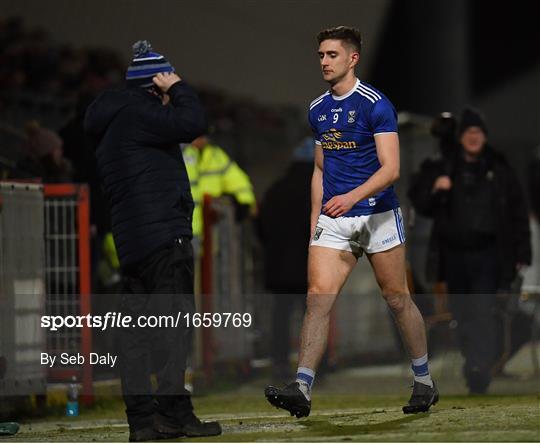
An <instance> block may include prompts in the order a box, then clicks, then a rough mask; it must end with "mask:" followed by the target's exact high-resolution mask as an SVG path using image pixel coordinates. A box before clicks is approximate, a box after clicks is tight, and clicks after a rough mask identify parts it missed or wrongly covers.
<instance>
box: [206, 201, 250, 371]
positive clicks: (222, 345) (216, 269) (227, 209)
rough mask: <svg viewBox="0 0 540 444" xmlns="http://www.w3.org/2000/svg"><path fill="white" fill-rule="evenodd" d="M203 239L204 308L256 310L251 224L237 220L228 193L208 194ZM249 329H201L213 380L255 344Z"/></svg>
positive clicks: (243, 359)
mask: <svg viewBox="0 0 540 444" xmlns="http://www.w3.org/2000/svg"><path fill="white" fill-rule="evenodd" d="M203 218H204V239H203V255H202V267H201V270H202V273H201V292H202V296H201V298H202V303H201V309H202V311H203V312H204V313H249V312H252V311H253V310H252V309H251V308H252V296H250V295H252V294H253V286H252V285H253V279H252V277H253V273H252V272H251V270H252V268H253V267H252V264H253V258H252V256H251V252H252V249H251V245H250V239H251V236H250V230H249V227H247V226H246V225H243V224H238V223H237V222H236V221H235V208H234V205H232V202H231V201H230V199H228V198H226V197H222V198H217V199H213V198H211V197H210V196H209V195H206V196H205V197H204V206H203ZM252 345H253V344H252V340H251V338H250V335H249V333H248V332H247V331H246V329H244V328H233V327H228V328H222V329H220V331H219V335H217V334H213V332H212V329H210V328H205V329H203V331H202V342H201V346H202V353H201V355H202V365H203V367H204V370H205V373H206V377H207V378H208V379H211V378H212V373H213V369H214V367H215V366H216V365H219V363H224V362H233V361H234V362H244V363H247V362H249V360H250V359H251V358H252V355H253V347H252Z"/></svg>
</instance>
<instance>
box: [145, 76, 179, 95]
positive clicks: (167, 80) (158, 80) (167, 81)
mask: <svg viewBox="0 0 540 444" xmlns="http://www.w3.org/2000/svg"><path fill="white" fill-rule="evenodd" d="M180 80H182V79H181V78H180V77H178V76H177V75H176V74H175V73H173V72H160V73H159V74H157V75H156V76H155V77H154V78H153V79H152V81H153V82H154V85H156V86H157V87H158V88H159V89H160V90H161V91H162V92H163V94H166V93H167V91H168V90H169V88H170V87H171V86H173V85H174V84H175V83H176V82H179V81H180Z"/></svg>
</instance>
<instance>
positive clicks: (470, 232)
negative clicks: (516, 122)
mask: <svg viewBox="0 0 540 444" xmlns="http://www.w3.org/2000/svg"><path fill="white" fill-rule="evenodd" d="M409 197H410V198H411V201H412V203H413V205H414V207H415V208H416V210H417V211H418V212H419V213H421V214H423V215H425V216H428V217H432V218H433V219H434V225H433V235H432V237H434V238H435V239H436V242H432V243H431V244H430V248H431V249H433V248H434V247H435V248H438V251H431V252H430V253H429V258H428V261H429V260H431V258H442V259H443V261H442V264H443V266H442V267H439V269H438V270H437V272H439V273H440V274H439V275H438V276H437V278H439V279H442V280H445V281H446V283H447V286H448V292H449V293H450V294H451V297H450V309H451V311H452V313H453V315H454V318H455V319H456V320H457V321H458V335H459V340H460V347H461V351H462V353H463V355H464V357H465V365H464V369H463V370H464V375H465V378H466V380H467V384H468V387H469V390H470V392H471V393H484V392H485V391H486V390H487V388H488V386H489V383H490V380H491V373H492V368H493V366H494V365H495V363H496V361H497V359H498V358H499V356H500V353H501V350H500V345H499V339H500V323H499V322H498V320H497V318H496V307H497V297H496V293H497V292H509V291H510V289H511V287H512V283H513V282H514V280H515V279H516V277H517V276H518V274H517V272H518V271H519V270H520V269H521V268H522V267H524V266H525V265H526V264H530V262H531V245H530V230H529V221H528V214H527V207H526V202H525V197H524V194H523V190H522V188H521V186H520V184H519V181H518V179H517V177H516V175H515V173H514V171H513V169H512V168H511V167H510V165H509V164H508V163H507V161H506V159H505V158H504V157H503V156H502V155H501V154H500V153H498V152H497V151H495V150H494V149H493V148H492V147H491V146H490V145H489V144H488V143H487V128H486V124H485V122H484V120H483V118H482V116H481V115H480V114H479V113H478V112H477V111H476V110H474V109H471V108H466V109H465V110H464V111H463V114H462V116H461V121H460V124H459V145H458V147H457V149H456V155H455V156H452V155H447V156H443V158H442V159H441V160H440V161H438V162H432V163H430V164H424V165H423V168H422V170H421V172H420V173H419V174H417V175H416V176H415V177H414V180H413V183H412V186H411V189H410V190H409ZM468 295H473V296H468Z"/></svg>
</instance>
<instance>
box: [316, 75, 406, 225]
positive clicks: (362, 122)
mask: <svg viewBox="0 0 540 444" xmlns="http://www.w3.org/2000/svg"><path fill="white" fill-rule="evenodd" d="M309 122H310V124H311V128H312V129H313V133H314V137H315V143H317V144H318V145H320V146H322V149H323V153H324V169H323V190H324V192H323V201H322V204H323V205H324V204H325V203H326V202H327V201H329V200H330V199H331V198H332V197H334V196H337V195H340V194H345V193H348V192H349V191H351V190H353V189H354V188H356V187H358V186H359V185H362V184H363V183H364V182H366V181H367V180H368V179H369V178H370V177H371V176H372V175H373V174H374V173H375V172H376V171H377V170H378V169H379V168H380V167H381V164H380V163H379V159H378V158H377V150H376V147H375V135H376V134H381V133H395V132H397V130H398V125H397V113H396V110H395V108H394V106H393V105H392V103H391V102H390V100H388V99H387V98H386V97H385V96H384V95H383V94H382V93H381V92H379V91H377V90H376V89H375V88H373V87H372V86H370V85H368V84H366V83H364V82H360V80H357V81H356V84H355V86H354V88H353V89H352V90H351V91H349V92H348V93H347V94H344V95H343V96H334V95H333V94H332V93H331V92H330V91H328V92H326V93H324V94H323V95H322V96H320V97H318V98H317V99H315V100H314V101H313V102H311V104H310V106H309ZM397 207H399V202H398V199H397V196H396V194H395V192H394V187H393V186H389V187H388V188H386V189H385V190H383V191H381V192H379V193H378V194H376V195H375V196H372V197H370V198H368V199H365V200H362V201H360V202H358V203H357V204H356V205H355V206H354V207H352V208H351V209H350V211H348V212H347V213H345V214H344V216H361V215H366V214H374V213H382V212H384V211H389V210H393V209H395V208H397Z"/></svg>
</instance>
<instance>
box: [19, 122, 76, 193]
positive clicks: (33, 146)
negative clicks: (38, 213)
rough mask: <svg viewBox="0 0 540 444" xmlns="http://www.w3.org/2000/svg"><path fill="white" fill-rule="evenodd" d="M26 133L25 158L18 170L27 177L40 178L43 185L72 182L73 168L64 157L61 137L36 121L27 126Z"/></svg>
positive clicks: (23, 148)
mask: <svg viewBox="0 0 540 444" xmlns="http://www.w3.org/2000/svg"><path fill="white" fill-rule="evenodd" d="M26 133H27V135H28V139H27V141H26V142H24V144H23V146H22V150H23V152H24V153H25V157H24V158H23V159H22V161H21V162H20V163H19V165H18V169H19V170H20V171H24V174H25V175H26V176H27V177H40V178H41V180H42V181H43V183H63V182H70V181H71V179H72V175H73V168H72V165H71V162H70V161H69V160H67V159H66V158H65V157H64V155H63V149H62V146H63V141H62V139H61V138H60V136H58V134H56V133H55V132H54V131H51V130H49V129H47V128H42V127H41V126H40V124H39V123H38V122H36V121H30V122H28V123H27V124H26Z"/></svg>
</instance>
